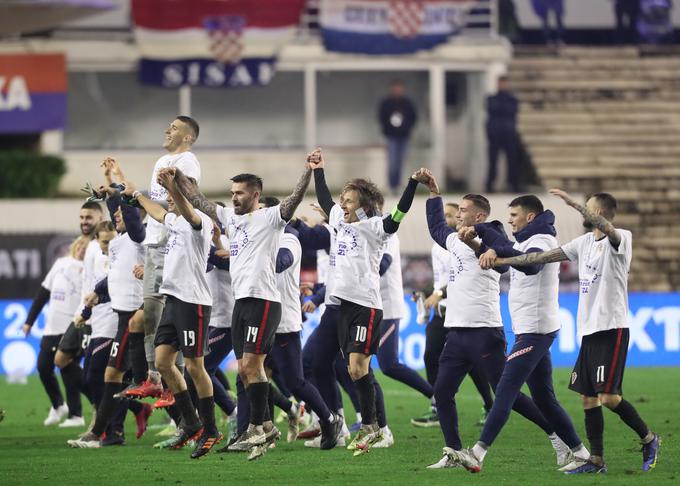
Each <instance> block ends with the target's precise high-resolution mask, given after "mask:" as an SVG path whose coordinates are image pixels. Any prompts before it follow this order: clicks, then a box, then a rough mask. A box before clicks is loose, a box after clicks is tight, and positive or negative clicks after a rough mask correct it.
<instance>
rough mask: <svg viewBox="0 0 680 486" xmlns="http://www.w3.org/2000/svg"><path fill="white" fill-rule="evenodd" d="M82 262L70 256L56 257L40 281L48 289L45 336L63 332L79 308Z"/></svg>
mask: <svg viewBox="0 0 680 486" xmlns="http://www.w3.org/2000/svg"><path fill="white" fill-rule="evenodd" d="M82 278H83V262H82V261H81V260H76V259H75V258H72V257H70V256H66V257H61V258H58V259H57V260H56V261H55V262H54V264H53V265H52V268H51V269H50V271H49V272H47V275H46V276H45V280H43V282H42V286H43V287H44V288H46V289H47V290H49V291H50V303H49V305H48V307H47V312H46V314H47V315H46V317H47V319H46V323H45V332H44V333H43V335H45V336H58V335H59V334H64V333H65V332H66V329H67V328H68V325H69V324H70V323H71V321H72V320H73V314H74V313H75V312H76V311H78V310H79V307H80V303H81V302H82V301H81V300H80V290H81V287H82V285H83V280H82Z"/></svg>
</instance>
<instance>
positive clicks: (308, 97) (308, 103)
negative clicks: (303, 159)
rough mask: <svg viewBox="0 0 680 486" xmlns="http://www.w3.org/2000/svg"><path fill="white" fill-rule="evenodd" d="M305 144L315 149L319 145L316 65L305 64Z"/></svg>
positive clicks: (308, 148) (309, 148)
mask: <svg viewBox="0 0 680 486" xmlns="http://www.w3.org/2000/svg"><path fill="white" fill-rule="evenodd" d="M304 90H305V108H304V109H305V146H306V147H307V150H314V149H315V148H316V146H317V140H316V124H317V106H316V67H315V66H313V65H307V66H305V81H304Z"/></svg>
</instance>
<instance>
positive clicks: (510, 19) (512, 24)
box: [498, 0, 521, 43]
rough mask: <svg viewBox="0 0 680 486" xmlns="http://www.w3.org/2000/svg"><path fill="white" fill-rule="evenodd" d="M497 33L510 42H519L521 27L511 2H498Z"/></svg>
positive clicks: (513, 3)
mask: <svg viewBox="0 0 680 486" xmlns="http://www.w3.org/2000/svg"><path fill="white" fill-rule="evenodd" d="M498 33H499V34H500V35H502V36H503V37H505V38H507V39H508V40H509V41H510V42H512V43H515V42H519V40H520V37H521V27H520V25H519V19H518V18H517V10H516V8H515V2H514V1H513V0H498Z"/></svg>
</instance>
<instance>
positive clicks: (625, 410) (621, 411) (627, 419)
mask: <svg viewBox="0 0 680 486" xmlns="http://www.w3.org/2000/svg"><path fill="white" fill-rule="evenodd" d="M612 412H614V413H615V414H617V415H618V416H619V417H621V420H623V423H625V424H626V425H627V426H628V427H630V428H631V429H633V430H634V431H635V433H636V434H637V435H638V437H640V439H644V438H645V437H647V434H649V427H647V424H646V423H645V422H644V420H642V418H641V417H640V415H639V414H638V412H637V410H635V407H634V406H633V405H632V404H631V403H630V402H629V401H626V400H621V402H620V403H619V405H618V406H617V407H616V408H613V409H612Z"/></svg>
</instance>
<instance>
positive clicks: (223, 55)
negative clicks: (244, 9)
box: [204, 15, 245, 64]
mask: <svg viewBox="0 0 680 486" xmlns="http://www.w3.org/2000/svg"><path fill="white" fill-rule="evenodd" d="M204 25H205V28H206V29H207V30H208V36H209V37H210V52H211V53H212V55H213V56H214V57H215V59H217V60H218V61H220V62H221V63H224V64H237V63H238V62H239V61H240V60H241V56H242V54H243V41H242V37H243V29H244V27H245V19H244V18H243V17H240V16H234V15H225V16H220V17H210V18H208V19H205V20H204Z"/></svg>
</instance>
